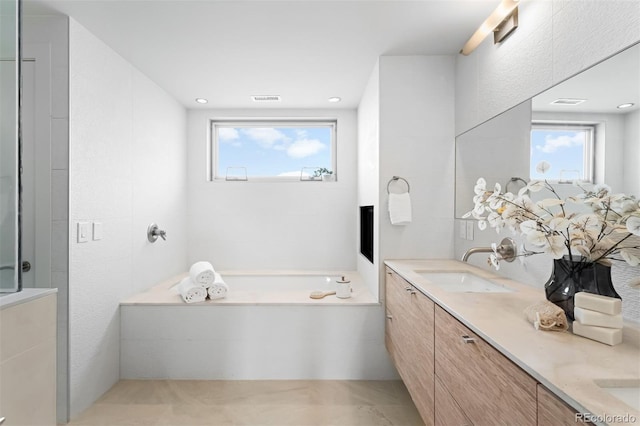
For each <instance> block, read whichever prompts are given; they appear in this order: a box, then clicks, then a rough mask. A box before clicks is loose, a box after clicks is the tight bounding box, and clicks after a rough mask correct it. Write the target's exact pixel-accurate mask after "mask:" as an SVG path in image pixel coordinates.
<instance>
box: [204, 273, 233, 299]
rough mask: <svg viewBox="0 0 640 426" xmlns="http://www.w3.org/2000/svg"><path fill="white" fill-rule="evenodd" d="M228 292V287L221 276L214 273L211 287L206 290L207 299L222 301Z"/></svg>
mask: <svg viewBox="0 0 640 426" xmlns="http://www.w3.org/2000/svg"><path fill="white" fill-rule="evenodd" d="M228 291H229V286H228V285H227V283H225V282H224V280H223V279H222V276H221V275H220V274H219V273H217V272H216V273H215V279H214V281H213V284H211V286H210V287H209V288H207V294H208V295H209V299H211V300H213V299H222V298H224V297H225V296H226V295H227V292H228Z"/></svg>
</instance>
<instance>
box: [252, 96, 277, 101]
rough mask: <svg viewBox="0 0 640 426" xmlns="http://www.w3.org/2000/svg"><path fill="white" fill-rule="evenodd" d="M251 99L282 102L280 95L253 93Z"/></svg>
mask: <svg viewBox="0 0 640 426" xmlns="http://www.w3.org/2000/svg"><path fill="white" fill-rule="evenodd" d="M251 99H253V102H280V101H281V100H282V99H281V98H280V95H253V96H251Z"/></svg>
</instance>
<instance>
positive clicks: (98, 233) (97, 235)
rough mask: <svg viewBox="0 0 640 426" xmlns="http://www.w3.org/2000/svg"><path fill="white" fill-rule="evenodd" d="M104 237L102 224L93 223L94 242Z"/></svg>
mask: <svg viewBox="0 0 640 426" xmlns="http://www.w3.org/2000/svg"><path fill="white" fill-rule="evenodd" d="M102 236H103V232H102V222H93V241H98V240H101V239H102Z"/></svg>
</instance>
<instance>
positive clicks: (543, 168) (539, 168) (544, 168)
mask: <svg viewBox="0 0 640 426" xmlns="http://www.w3.org/2000/svg"><path fill="white" fill-rule="evenodd" d="M549 169H551V164H549V163H548V162H546V161H541V162H539V163H538V164H537V165H536V172H538V173H541V174H545V173H547V172H548V171H549Z"/></svg>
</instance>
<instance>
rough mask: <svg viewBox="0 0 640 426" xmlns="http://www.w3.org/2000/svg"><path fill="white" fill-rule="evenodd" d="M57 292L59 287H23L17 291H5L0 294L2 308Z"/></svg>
mask: <svg viewBox="0 0 640 426" xmlns="http://www.w3.org/2000/svg"><path fill="white" fill-rule="evenodd" d="M57 292H58V289H57V288H23V289H22V290H21V291H18V292H16V293H3V294H2V295H1V296H0V309H5V308H8V307H10V306H14V305H18V304H20V303H26V302H29V301H31V300H35V299H39V298H41V297H44V296H48V295H50V294H55V293H57Z"/></svg>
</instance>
